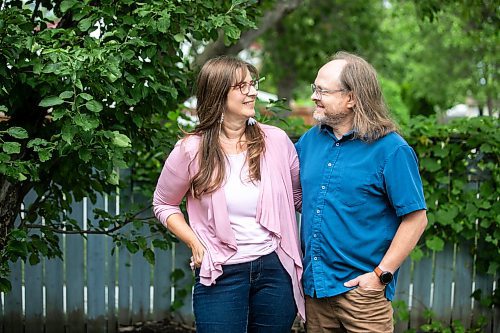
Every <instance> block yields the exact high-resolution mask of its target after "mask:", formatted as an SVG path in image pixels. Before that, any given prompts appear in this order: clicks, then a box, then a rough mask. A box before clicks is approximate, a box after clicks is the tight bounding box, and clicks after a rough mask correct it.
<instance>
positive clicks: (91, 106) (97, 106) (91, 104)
mask: <svg viewBox="0 0 500 333" xmlns="http://www.w3.org/2000/svg"><path fill="white" fill-rule="evenodd" d="M85 107H86V108H87V109H88V110H90V111H92V112H96V113H97V112H101V111H102V104H101V103H100V102H98V101H96V100H95V99H94V100H91V101H88V102H87V103H85Z"/></svg>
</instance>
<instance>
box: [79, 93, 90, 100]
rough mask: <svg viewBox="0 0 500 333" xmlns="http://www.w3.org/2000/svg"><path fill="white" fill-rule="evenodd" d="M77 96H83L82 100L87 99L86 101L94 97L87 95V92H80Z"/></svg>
mask: <svg viewBox="0 0 500 333" xmlns="http://www.w3.org/2000/svg"><path fill="white" fill-rule="evenodd" d="M78 97H81V98H83V99H84V100H87V101H90V100H93V99H94V96H92V95H89V94H87V93H81V94H79V95H78Z"/></svg>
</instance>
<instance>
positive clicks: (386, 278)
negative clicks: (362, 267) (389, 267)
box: [373, 266, 394, 285]
mask: <svg viewBox="0 0 500 333" xmlns="http://www.w3.org/2000/svg"><path fill="white" fill-rule="evenodd" d="M373 271H374V272H375V274H376V275H377V276H378V278H379V279H380V282H381V283H382V284H383V285H388V284H389V283H391V282H392V279H394V275H392V273H391V272H384V271H382V270H381V269H380V267H378V266H377V267H375V269H374V270H373Z"/></svg>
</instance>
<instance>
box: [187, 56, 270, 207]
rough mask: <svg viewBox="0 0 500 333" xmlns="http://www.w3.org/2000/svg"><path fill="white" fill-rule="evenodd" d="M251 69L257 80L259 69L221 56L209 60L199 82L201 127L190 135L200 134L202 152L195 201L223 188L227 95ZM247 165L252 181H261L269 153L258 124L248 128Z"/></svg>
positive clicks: (195, 188)
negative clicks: (222, 137) (223, 119)
mask: <svg viewBox="0 0 500 333" xmlns="http://www.w3.org/2000/svg"><path fill="white" fill-rule="evenodd" d="M247 70H248V71H249V72H250V75H251V76H252V77H253V78H254V79H257V77H258V71H257V69H256V68H255V67H254V66H252V65H251V64H248V63H246V62H244V61H242V60H240V59H237V58H233V57H227V56H223V57H218V58H214V59H211V60H209V61H207V62H206V63H205V64H204V65H203V67H202V69H201V71H200V73H199V75H198V79H197V82H196V98H197V107H196V112H197V114H198V119H199V124H198V125H197V126H196V128H195V129H194V131H193V132H192V133H190V134H189V135H200V136H201V142H200V148H199V151H198V163H199V171H198V173H197V174H196V175H195V176H194V178H193V180H192V182H191V194H192V195H193V196H194V197H195V198H200V197H201V196H202V195H205V194H209V193H212V192H214V191H216V190H217V189H219V188H220V186H221V185H222V182H223V181H224V179H225V175H226V168H225V165H226V163H225V160H226V155H225V153H224V151H223V150H222V147H221V145H220V142H219V134H220V131H221V122H220V121H221V117H222V114H223V113H225V112H226V109H227V95H228V93H229V90H230V89H231V86H234V85H235V84H238V83H241V82H243V81H244V79H245V76H246V73H247ZM245 136H246V140H247V142H246V145H247V163H248V170H249V177H250V180H251V181H258V180H260V176H261V175H260V156H261V155H262V153H263V152H264V150H265V143H264V133H263V132H262V130H261V128H260V127H259V125H258V124H255V125H253V126H249V125H247V126H246V128H245Z"/></svg>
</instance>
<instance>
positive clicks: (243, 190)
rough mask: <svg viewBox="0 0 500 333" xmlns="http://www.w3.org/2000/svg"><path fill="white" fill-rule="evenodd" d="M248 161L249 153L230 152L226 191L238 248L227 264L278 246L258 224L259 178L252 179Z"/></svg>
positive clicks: (247, 260) (244, 260)
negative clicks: (256, 179) (256, 180)
mask: <svg viewBox="0 0 500 333" xmlns="http://www.w3.org/2000/svg"><path fill="white" fill-rule="evenodd" d="M245 162H246V152H242V153H240V154H235V155H229V154H227V163H226V174H227V175H226V181H225V184H224V192H225V194H226V202H227V210H228V213H229V220H230V222H231V228H232V229H233V231H234V234H235V237H236V244H237V245H238V251H237V252H236V254H234V255H233V256H232V257H231V258H229V260H228V261H226V263H225V264H226V265H228V264H238V263H243V262H249V261H252V260H255V259H257V258H259V257H261V256H263V255H266V254H269V253H271V252H273V251H274V250H275V249H276V246H277V243H276V239H275V238H274V237H273V235H272V234H271V233H270V232H269V231H268V230H267V229H265V228H264V227H262V226H261V225H260V224H259V223H257V220H256V215H257V202H258V200H259V194H260V191H259V188H260V181H259V182H255V183H252V182H251V181H250V179H249V175H248V164H247V163H245Z"/></svg>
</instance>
